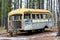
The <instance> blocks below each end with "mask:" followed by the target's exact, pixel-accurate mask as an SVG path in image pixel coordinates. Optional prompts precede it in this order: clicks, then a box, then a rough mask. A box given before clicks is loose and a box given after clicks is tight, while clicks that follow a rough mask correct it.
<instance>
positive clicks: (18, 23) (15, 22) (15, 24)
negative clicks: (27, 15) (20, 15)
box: [12, 21, 21, 28]
mask: <svg viewBox="0 0 60 40" xmlns="http://www.w3.org/2000/svg"><path fill="white" fill-rule="evenodd" d="M12 27H13V28H21V21H12Z"/></svg>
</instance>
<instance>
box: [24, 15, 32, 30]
mask: <svg viewBox="0 0 60 40" xmlns="http://www.w3.org/2000/svg"><path fill="white" fill-rule="evenodd" d="M24 26H25V28H28V29H29V27H30V26H31V14H24Z"/></svg>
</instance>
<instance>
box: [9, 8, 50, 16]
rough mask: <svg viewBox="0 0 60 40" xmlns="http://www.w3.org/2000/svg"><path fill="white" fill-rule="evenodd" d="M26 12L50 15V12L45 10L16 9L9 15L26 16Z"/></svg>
mask: <svg viewBox="0 0 60 40" xmlns="http://www.w3.org/2000/svg"><path fill="white" fill-rule="evenodd" d="M24 12H32V13H36V14H37V13H44V14H46V13H49V12H50V11H48V10H44V9H16V10H12V11H11V12H9V13H8V16H10V15H13V14H24Z"/></svg>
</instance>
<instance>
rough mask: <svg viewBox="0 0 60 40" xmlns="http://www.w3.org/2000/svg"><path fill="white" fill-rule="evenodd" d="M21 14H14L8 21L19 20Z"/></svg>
mask: <svg viewBox="0 0 60 40" xmlns="http://www.w3.org/2000/svg"><path fill="white" fill-rule="evenodd" d="M21 19H22V14H15V15H12V16H10V17H9V20H21Z"/></svg>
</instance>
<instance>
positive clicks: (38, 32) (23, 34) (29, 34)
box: [14, 30, 53, 37]
mask: <svg viewBox="0 0 60 40" xmlns="http://www.w3.org/2000/svg"><path fill="white" fill-rule="evenodd" d="M49 32H53V31H50V30H45V31H34V32H29V33H27V32H24V33H17V34H15V35H14V37H16V36H31V35H36V34H42V33H49Z"/></svg>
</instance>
